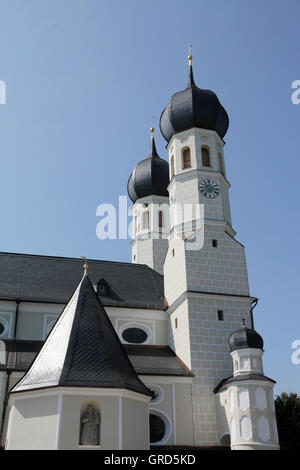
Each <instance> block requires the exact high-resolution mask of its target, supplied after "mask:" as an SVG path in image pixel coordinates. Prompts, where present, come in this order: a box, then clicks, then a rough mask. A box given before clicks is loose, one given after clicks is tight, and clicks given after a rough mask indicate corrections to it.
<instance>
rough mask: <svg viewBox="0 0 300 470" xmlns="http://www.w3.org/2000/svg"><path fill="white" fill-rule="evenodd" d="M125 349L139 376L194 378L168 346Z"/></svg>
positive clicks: (128, 346) (132, 346)
mask: <svg viewBox="0 0 300 470" xmlns="http://www.w3.org/2000/svg"><path fill="white" fill-rule="evenodd" d="M125 349H126V352H127V354H128V357H129V359H130V361H131V363H132V364H133V366H134V368H135V370H136V371H137V373H138V374H139V375H170V376H182V377H193V376H194V375H193V374H192V372H191V371H190V369H188V367H187V366H186V365H185V364H184V363H183V362H182V361H181V360H180V359H179V357H177V356H176V354H175V353H174V351H173V350H172V349H171V348H170V347H169V346H148V345H146V346H143V345H138V346H137V345H126V346H125Z"/></svg>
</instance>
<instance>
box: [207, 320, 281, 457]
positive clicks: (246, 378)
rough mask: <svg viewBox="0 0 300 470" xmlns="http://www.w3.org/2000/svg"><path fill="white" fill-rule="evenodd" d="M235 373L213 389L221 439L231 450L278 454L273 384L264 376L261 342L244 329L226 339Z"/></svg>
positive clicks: (256, 335)
mask: <svg viewBox="0 0 300 470" xmlns="http://www.w3.org/2000/svg"><path fill="white" fill-rule="evenodd" d="M229 345H230V349H231V356H232V361H233V368H234V373H233V376H232V377H229V378H228V379H226V380H223V381H222V382H221V383H220V384H219V386H218V387H217V388H216V389H215V393H216V397H217V403H218V410H219V423H220V427H221V429H222V433H223V435H226V428H227V429H228V435H229V434H230V441H231V449H232V450H277V449H279V444H278V432H277V423H276V417H275V408H274V396H273V387H274V383H275V382H274V380H272V379H270V378H268V377H266V376H264V373H263V364H262V356H263V340H262V338H261V336H260V335H259V334H258V333H257V332H256V331H254V330H253V329H249V328H246V327H245V326H244V327H243V328H241V329H239V330H237V331H235V332H234V333H233V334H232V335H231V336H230V339H229Z"/></svg>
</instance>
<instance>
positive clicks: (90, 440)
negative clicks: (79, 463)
mask: <svg viewBox="0 0 300 470" xmlns="http://www.w3.org/2000/svg"><path fill="white" fill-rule="evenodd" d="M100 424H101V416H100V412H99V411H98V410H96V408H95V407H94V406H93V405H91V404H90V405H88V407H87V409H86V410H85V412H84V413H83V415H82V417H81V420H80V440H79V444H80V445H82V446H99V445H100Z"/></svg>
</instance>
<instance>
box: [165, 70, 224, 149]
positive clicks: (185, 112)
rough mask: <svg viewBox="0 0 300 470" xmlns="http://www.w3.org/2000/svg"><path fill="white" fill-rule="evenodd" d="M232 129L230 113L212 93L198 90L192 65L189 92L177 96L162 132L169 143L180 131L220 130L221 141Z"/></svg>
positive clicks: (166, 114)
mask: <svg viewBox="0 0 300 470" xmlns="http://www.w3.org/2000/svg"><path fill="white" fill-rule="evenodd" d="M228 126H229V118H228V115H227V112H226V110H225V109H224V108H223V106H222V105H221V103H220V101H219V99H218V97H217V95H216V94H215V93H214V92H213V91H211V90H203V89H201V88H198V87H197V86H196V84H195V82H194V76H193V68H192V66H191V65H190V66H189V81H188V86H187V88H186V89H185V90H183V91H179V92H178V93H175V94H174V95H173V96H172V97H171V99H170V101H169V104H168V106H167V107H166V108H165V109H164V110H163V112H162V114H161V117H160V130H161V133H162V135H163V136H164V138H165V139H166V140H167V142H170V140H171V138H172V136H173V135H174V134H175V133H177V132H182V131H184V130H187V129H191V128H193V127H199V128H202V129H211V130H215V131H217V133H218V134H219V136H220V137H221V139H223V137H224V136H225V134H226V132H227V129H228Z"/></svg>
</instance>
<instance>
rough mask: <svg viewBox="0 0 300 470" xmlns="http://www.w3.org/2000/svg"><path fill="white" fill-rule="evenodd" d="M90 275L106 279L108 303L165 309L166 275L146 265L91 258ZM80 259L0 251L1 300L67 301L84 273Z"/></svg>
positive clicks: (94, 281)
mask: <svg viewBox="0 0 300 470" xmlns="http://www.w3.org/2000/svg"><path fill="white" fill-rule="evenodd" d="M88 265H89V278H90V280H91V282H92V283H93V284H96V283H97V282H98V281H99V280H100V279H101V278H103V279H104V280H105V281H106V282H107V283H108V286H109V290H108V295H107V296H101V297H100V298H101V301H102V303H103V305H104V306H120V307H136V308H149V309H158V310H165V309H166V306H165V304H164V302H163V296H164V292H163V277H162V276H161V275H160V274H159V273H157V272H156V271H154V270H153V269H151V268H149V267H148V266H146V265H142V264H132V263H119V262H113V261H98V260H88ZM82 266H83V262H82V259H80V258H60V257H55V256H40V255H25V254H16V253H0V299H5V300H8V299H11V300H27V301H39V302H56V303H67V302H68V300H69V298H70V296H71V295H72V292H74V290H75V288H76V286H77V285H78V283H79V281H80V279H81V276H82Z"/></svg>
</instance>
